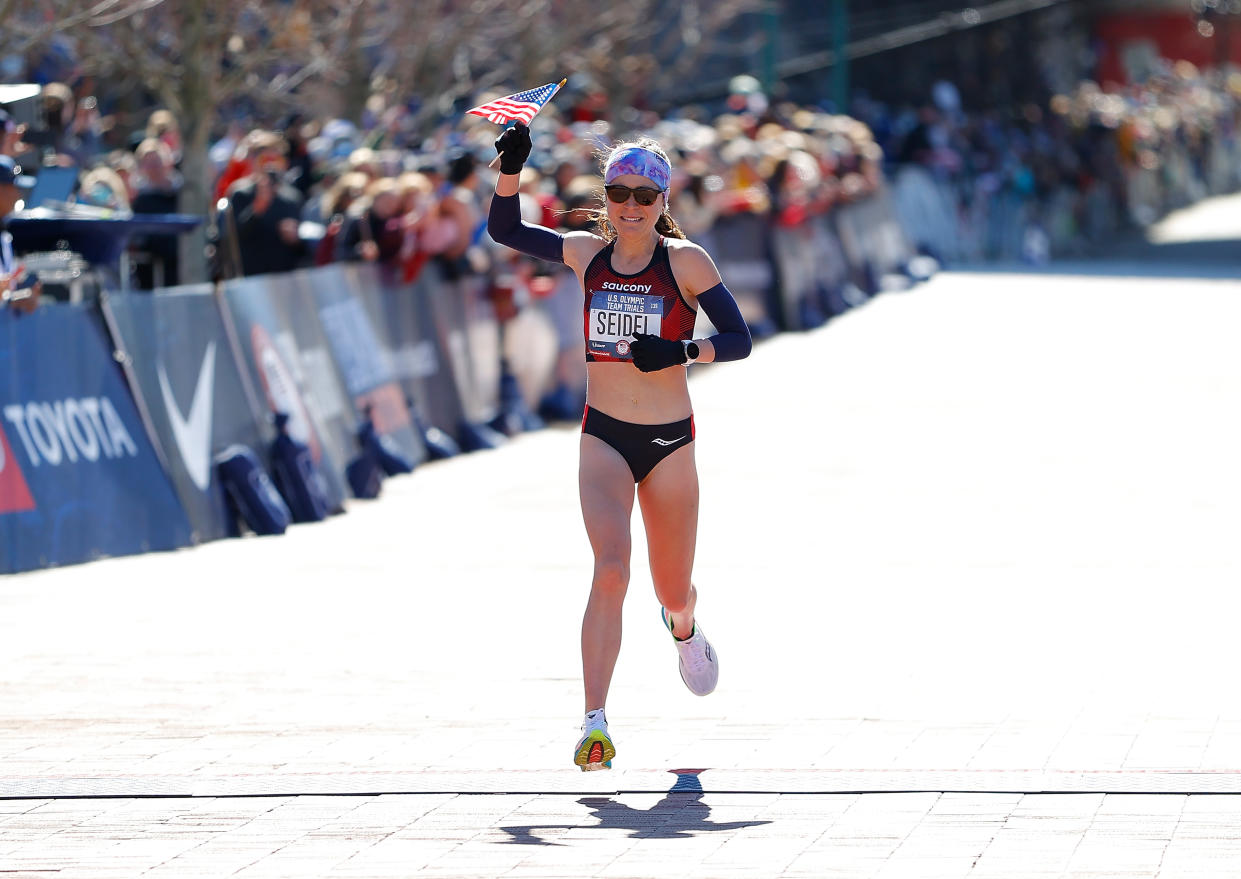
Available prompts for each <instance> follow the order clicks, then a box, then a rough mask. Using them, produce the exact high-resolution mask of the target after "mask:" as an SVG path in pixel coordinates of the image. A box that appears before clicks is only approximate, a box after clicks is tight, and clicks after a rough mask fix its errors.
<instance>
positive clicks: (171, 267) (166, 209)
mask: <svg viewBox="0 0 1241 879" xmlns="http://www.w3.org/2000/svg"><path fill="white" fill-rule="evenodd" d="M134 161H135V163H136V165H137V173H136V174H135V175H134V180H133V182H134V188H135V192H136V194H135V195H134V199H133V211H134V213H135V214H173V213H176V212H177V207H178V204H179V202H180V198H181V186H182V180H181V175H180V174H179V173H178V172H177V170H176V168H175V167H173V160H172V150H170V149H169V148H168V144H167V143H165V142H164V141H162V140H159V139H157V138H153V137H149V138H147V139H146V140H144V141H143V142H142V143H140V144H139V145H138V149H137V151H136V152H135V153H134ZM131 249H132V250H133V251H134V256H135V260H134V262H135V270H134V273H135V277H136V282H137V285H138V287H140V288H141V289H143V290H150V289H153V288H155V287H172V286H175V285H176V284H179V283H180V282H181V281H180V278H181V266H180V260H179V258H178V243H177V236H176V235H144V236H141V237H139V238H136V239H135V240H134V241H133V243H132V245H131Z"/></svg>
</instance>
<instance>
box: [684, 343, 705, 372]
mask: <svg viewBox="0 0 1241 879" xmlns="http://www.w3.org/2000/svg"><path fill="white" fill-rule="evenodd" d="M681 344H682V345H684V346H685V363H686V365H687V366H688V365H689V364H691V363H693V362H694V361H696V360H697V359H698V355H699V354H700V353H701V352H700V351H699V350H698V343H697V342H695V341H694V340H693V339H684V340H682V342H681Z"/></svg>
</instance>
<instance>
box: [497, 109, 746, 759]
mask: <svg viewBox="0 0 1241 879" xmlns="http://www.w3.org/2000/svg"><path fill="white" fill-rule="evenodd" d="M495 146H496V149H497V150H498V151H499V152H500V176H499V179H498V180H497V181H496V194H495V197H494V198H493V199H492V202H491V212H490V216H489V218H488V224H487V229H488V231H489V232H490V233H491V237H492V238H493V239H494V240H495V241H497V242H499V243H500V244H504V245H507V246H509V247H512V248H514V249H516V250H520V251H522V252H523V253H527V254H530V255H531V256H535V257H538V258H541V259H546V260H551V261H554V262H563V263H564V264H565V265H567V266H569V268H571V269H573V271H574V272H575V273H576V274H577V277H578V280H579V281H580V282H581V284H582V290H583V320H584V329H585V336H586V361H587V391H586V413H585V417H584V418H583V421H582V438H581V459H580V465H579V471H578V489H579V493H580V496H581V502H582V518H583V519H584V520H585V524H586V534H587V536H588V538H589V539H590V545H591V548H592V549H593V550H594V556H595V567H594V576H593V578H592V580H591V587H590V599H589V600H588V601H587V603H586V614H585V617H584V619H583V621H582V678H583V684H584V687H585V696H586V705H585V708H586V719H585V721H584V722H583V724H582V737H581V739H580V740H579V741H578V743H577V746H576V748H575V749H574V753H573V762H574V763H576V764H577V765H578V766H580V767H581V768H582V769H584V770H587V769H606V768H610V767H611V765H612V762H611V761H612V758H613V757H614V756H615V754H616V748H615V747H614V745H613V743H612V739H611V737H610V736H609V734H608V726H607V718H606V716H605V714H604V704H605V702H606V700H607V695H608V687H609V685H610V684H611V681H612V672H613V670H614V668H615V667H616V658H617V655H618V654H619V653H620V643H621V606H622V603H623V602H624V599H625V591H626V589H627V588H628V586H629V558H630V531H629V523H630V518H631V513H632V511H633V502H634V495H635V486H636V495H637V499H638V504H639V505H640V507H641V510H642V522H643V525H644V526H645V528H646V542H647V547H648V550H649V556H650V566H651V579H652V581H653V582H654V585H655V594H656V596H657V597H658V598H659V602H660V604H661V605H662V615H663V621H664V625H666V626H667V627H668V629H669V630H670V631H671V632H672V637H673V639H674V640H675V642H676V647H677V653H678V654H679V660H678V662H679V666H680V671H681V678H682V680H684V682H685V685H686V686H687V687H688V688H689V689H690V691H691V692H693V693H695V694H697V695H699V696H705V695H707V694H708V693H710V692H711V691H712V690H714V689H715V685H716V681H717V680H718V678H719V658H718V657H717V656H716V653H715V650H714V649H713V648H712V646H711V644H710V643H709V642H708V641H707V639H706V636H705V635H703V633H702V628H701V627H700V626H698V625H697V624H696V623H695V620H694V606H695V604H696V602H697V597H698V595H697V591H696V590H695V588H694V584H693V583H692V582H691V579H690V576H691V572H692V570H693V567H694V544H695V540H696V537H697V530H698V472H697V470H696V468H695V464H694V418H693V409H692V406H691V405H690V398H689V386H688V383H687V381H686V370H685V366H686V365H687V364H689V363H710V362H712V361H722V360H739V359H741V358H743V357H746V356H747V355H748V354H749V353H750V344H751V343H750V332H749V330H748V328H747V327H746V324H745V321H744V320H742V318H741V313H740V311H738V309H737V304H736V302H735V301H734V300H733V297H732V294H731V293H729V292H728V289H727V288H726V287H725V286H724V284H723V283H722V282H721V280H720V274H719V271H718V270H717V269H716V267H715V264H714V263H713V262H712V261H711V258H710V257H709V256H708V255H707V253H706V251H704V250H703V249H702V248H701V247H699V246H698V245H696V244H692V243H690V242H689V241H687V240H686V239H685V235H684V234H683V233H682V232H681V230H680V229H679V228H678V227H677V224H676V222H675V221H674V220H673V219H672V217H671V216H670V215H669V214H668V183H669V178H670V177H671V174H672V167H671V163H670V162H669V161H668V156H667V155H666V154H665V152H664V151H663V149H661V148H660V146H659V144H658V143H656V142H655V141H653V140H650V139H649V138H643V139H641V140H639V141H637V142H636V143H621V144H617V145H616V146H614V147H613V148H612V149H611V150H610V152H609V153H608V155H607V159H606V162H605V164H604V171H603V182H604V190H605V192H606V195H607V198H606V200H605V201H604V207H605V209H606V213H604V212H600V222H599V224H598V225H599V229H600V234H598V235H596V234H593V233H591V232H569V233H567V234H563V235H562V234H560V233H558V232H554V231H552V230H551V229H546V228H544V227H542V226H534V225H530V224H527V223H525V222H523V221H522V219H521V213H520V211H519V208H518V196H517V190H518V175H519V174H520V172H521V169H522V166H523V165H524V164H525V161H526V159H527V158H529V156H530V129H529V128H527V127H526V126H525V125H523V124H521V123H520V122H518V123H516V124H515V125H514V126H513V127H512V128H509V129H507V130H506V131H505V132H504V133H503V134H501V135H500V137H499V138H498V139H497V140H496V144H495ZM699 305H701V306H702V308H703V310H704V311H705V312H706V314H707V316H708V317H709V318H710V319H711V323H712V324H714V325H715V327H716V328H717V330H718V332H717V333H716V334H715V335H713V336H710V337H709V338H705V339H694V338H693V330H694V319H695V317H696V316H697V309H698V306H699Z"/></svg>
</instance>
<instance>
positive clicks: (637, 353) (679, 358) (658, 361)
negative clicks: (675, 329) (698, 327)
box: [629, 333, 689, 372]
mask: <svg viewBox="0 0 1241 879" xmlns="http://www.w3.org/2000/svg"><path fill="white" fill-rule="evenodd" d="M629 350H630V351H631V352H632V353H633V365H634V366H636V367H638V369H640V370H642V371H643V372H658V371H659V370H661V369H667V368H668V367H669V366H680V365H681V364H682V363H684V362H685V361H686V360H688V359H689V358H687V357H686V356H685V346H684V345H682V344H681V343H680V342H678V341H676V340H674V339H662V338H660V337H659V336H655V335H652V334H651V333H634V334H633V344H631V345H630V346H629Z"/></svg>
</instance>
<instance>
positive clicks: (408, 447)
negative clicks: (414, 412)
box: [304, 263, 427, 464]
mask: <svg viewBox="0 0 1241 879" xmlns="http://www.w3.org/2000/svg"><path fill="white" fill-rule="evenodd" d="M359 268H361V267H359V266H354V265H350V264H347V263H345V264H336V265H329V266H323V267H321V268H318V269H314V270H313V271H308V272H306V273H305V275H304V278H305V280H306V281H307V282H309V285H310V289H311V292H312V293H313V294H314V300H315V303H316V305H317V309H318V314H319V321H320V323H321V325H322V326H323V332H324V335H325V336H326V337H327V340H328V345H329V346H330V347H331V349H332V357H333V360H334V361H335V363H336V368H337V370H338V371H339V374H340V378H341V381H342V383H343V384H344V386H345V390H346V391H347V392H348V393H349V396H350V397H351V398H352V399H353V404H354V408H355V410H356V414H357V417H358V424H359V426H360V425H361V423H362V417H363V415H364V413H366V411H367V410H369V411H370V415H371V420H372V422H373V423H374V425H375V430H376V431H377V432H378V433H379V434H380V435H381V436H384V437H388V438H389V439H390V440H392V441H393V442H395V443H396V445H397V448H398V449H399V450H400V452H401V454H403V455H404V456H405V457H406V458H408V459H409V460H410V461H412V462H414V463H415V464H416V463H418V462H419V461H424V460H426V457H427V451H426V446H425V445H424V444H423V441H422V436H421V434H419V432H418V431H417V430H416V428H415V425H414V424H413V420H412V419H411V417H410V413H409V406H408V405H407V404H406V402H405V393H404V391H403V389H402V388H401V385H400V384H399V383H398V382H397V376H396V368H395V366H394V364H393V357H392V351H391V346H390V345H389V344H388V343H387V342H386V341H385V340H384V338H383V337H382V336H381V335H380V332H379V330H378V329H377V327H376V324H375V322H374V321H373V320H372V318H371V316H370V314H368V312H367V309H366V303H365V302H364V301H363V298H362V289H363V288H364V287H365V286H367V285H373V284H374V283H375V282H374V278H373V277H370V278H367V277H366V276H365V273H364V272H362V273H360V272H359Z"/></svg>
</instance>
